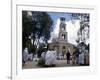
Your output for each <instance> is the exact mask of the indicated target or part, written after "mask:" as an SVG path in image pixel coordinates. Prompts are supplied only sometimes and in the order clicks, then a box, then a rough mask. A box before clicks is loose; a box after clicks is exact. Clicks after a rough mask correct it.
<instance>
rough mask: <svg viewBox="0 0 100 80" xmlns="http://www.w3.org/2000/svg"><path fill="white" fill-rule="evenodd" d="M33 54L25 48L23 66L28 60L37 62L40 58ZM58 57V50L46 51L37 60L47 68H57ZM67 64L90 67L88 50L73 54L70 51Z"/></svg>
mask: <svg viewBox="0 0 100 80" xmlns="http://www.w3.org/2000/svg"><path fill="white" fill-rule="evenodd" d="M34 56H35V55H34ZM34 56H33V53H32V54H29V52H28V48H25V49H24V51H23V55H22V62H23V65H24V64H25V62H27V61H28V60H31V61H32V60H35V58H38V56H37V57H36V56H35V57H34ZM57 58H58V55H57V52H56V50H54V49H48V50H46V49H45V50H44V51H43V52H42V53H41V57H40V58H39V59H37V61H38V60H39V61H40V62H41V65H45V66H56V61H57ZM66 64H78V65H89V52H88V50H83V51H81V50H75V51H74V52H73V53H71V52H70V51H69V50H68V51H67V53H66Z"/></svg>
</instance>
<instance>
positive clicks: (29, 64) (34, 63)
mask: <svg viewBox="0 0 100 80" xmlns="http://www.w3.org/2000/svg"><path fill="white" fill-rule="evenodd" d="M70 66H71V67H73V66H78V65H76V64H67V60H57V62H56V67H70ZM31 68H44V67H41V66H38V65H37V61H27V62H26V64H25V66H23V69H31Z"/></svg>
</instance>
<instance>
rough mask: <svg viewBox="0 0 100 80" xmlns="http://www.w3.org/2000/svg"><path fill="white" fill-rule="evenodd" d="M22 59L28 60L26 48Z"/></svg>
mask: <svg viewBox="0 0 100 80" xmlns="http://www.w3.org/2000/svg"><path fill="white" fill-rule="evenodd" d="M22 59H23V62H24V63H25V62H26V61H27V60H28V48H25V49H24V51H23V55H22Z"/></svg>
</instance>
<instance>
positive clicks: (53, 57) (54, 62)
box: [51, 50, 57, 65]
mask: <svg viewBox="0 0 100 80" xmlns="http://www.w3.org/2000/svg"><path fill="white" fill-rule="evenodd" d="M51 54H52V57H51V58H52V61H51V65H55V64H56V59H57V53H56V51H54V50H52V51H51Z"/></svg>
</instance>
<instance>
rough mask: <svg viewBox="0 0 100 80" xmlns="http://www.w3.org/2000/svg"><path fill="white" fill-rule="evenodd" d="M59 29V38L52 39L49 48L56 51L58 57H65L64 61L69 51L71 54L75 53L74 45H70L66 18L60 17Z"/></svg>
mask: <svg viewBox="0 0 100 80" xmlns="http://www.w3.org/2000/svg"><path fill="white" fill-rule="evenodd" d="M58 27H59V33H58V37H57V38H53V39H52V42H51V43H49V48H50V49H54V50H56V52H57V56H58V57H60V56H63V59H64V58H66V53H67V51H70V53H71V54H72V53H73V50H74V45H72V44H71V43H68V32H67V31H66V23H65V18H64V17H60V25H59V26H58ZM69 27H70V26H69ZM64 56H65V57H64Z"/></svg>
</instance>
